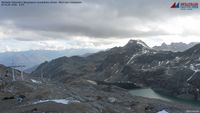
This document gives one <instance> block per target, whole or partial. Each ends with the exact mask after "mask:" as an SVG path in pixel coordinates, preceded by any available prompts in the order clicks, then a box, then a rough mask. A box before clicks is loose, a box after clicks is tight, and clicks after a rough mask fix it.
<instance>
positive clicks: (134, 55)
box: [126, 54, 138, 64]
mask: <svg viewBox="0 0 200 113" xmlns="http://www.w3.org/2000/svg"><path fill="white" fill-rule="evenodd" d="M137 55H138V54H133V56H132V57H131V58H130V59H129V60H128V62H127V63H126V64H129V63H130V62H131V61H132V60H133V59H134V58H135V57H136V56H137Z"/></svg>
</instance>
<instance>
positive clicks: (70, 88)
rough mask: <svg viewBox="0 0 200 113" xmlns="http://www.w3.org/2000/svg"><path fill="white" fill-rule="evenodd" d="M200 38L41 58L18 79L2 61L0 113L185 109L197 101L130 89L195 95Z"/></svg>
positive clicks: (180, 112) (171, 112) (175, 112)
mask: <svg viewBox="0 0 200 113" xmlns="http://www.w3.org/2000/svg"><path fill="white" fill-rule="evenodd" d="M199 64H200V57H199V44H198V45H196V46H194V47H192V48H190V49H188V50H186V51H183V52H170V51H159V50H155V49H152V48H150V47H148V46H147V45H146V44H145V43H144V42H142V41H140V40H130V41H129V42H128V43H127V44H126V45H125V46H123V47H114V48H111V49H109V50H106V51H100V52H98V53H94V54H90V55H88V56H85V57H80V56H72V57H60V58H57V59H54V60H52V61H48V62H44V63H42V64H41V65H39V66H38V67H37V69H36V70H35V71H33V72H32V73H31V74H25V75H24V79H21V75H20V71H19V70H15V72H16V73H15V77H16V80H13V79H12V77H13V73H12V71H11V68H9V67H6V66H3V65H1V66H0V75H1V80H0V86H1V87H0V99H1V100H0V113H186V112H189V111H197V112H198V111H200V109H199V108H198V107H195V106H191V105H186V104H181V103H176V102H170V101H163V100H159V99H152V98H144V97H138V96H133V95H131V94H130V93H129V92H128V90H129V89H135V88H137V89H138V88H147V87H148V88H151V89H153V90H154V91H156V92H158V93H162V94H164V95H168V96H173V97H176V98H180V99H182V98H184V99H188V100H195V101H197V102H198V101H199V100H200V97H199V89H200V84H199V79H200V71H199V69H200V67H199V66H200V65H199Z"/></svg>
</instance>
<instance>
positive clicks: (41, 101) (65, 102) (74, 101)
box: [33, 99, 80, 104]
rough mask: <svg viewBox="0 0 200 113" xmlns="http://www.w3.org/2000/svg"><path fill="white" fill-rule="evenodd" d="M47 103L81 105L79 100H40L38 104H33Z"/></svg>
mask: <svg viewBox="0 0 200 113" xmlns="http://www.w3.org/2000/svg"><path fill="white" fill-rule="evenodd" d="M45 102H55V103H59V104H69V103H80V101H77V100H67V99H54V100H39V101H37V102H34V103H33V104H39V103H45Z"/></svg>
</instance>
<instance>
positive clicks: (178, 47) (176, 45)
mask: <svg viewBox="0 0 200 113" xmlns="http://www.w3.org/2000/svg"><path fill="white" fill-rule="evenodd" d="M197 43H198V42H191V43H189V44H186V43H183V42H173V43H171V44H169V45H168V44H166V43H164V42H163V43H162V44H161V45H160V46H154V47H153V48H154V49H155V50H162V51H173V52H183V51H185V50H187V49H189V48H191V47H193V46H194V45H196V44H197Z"/></svg>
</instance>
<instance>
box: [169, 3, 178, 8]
mask: <svg viewBox="0 0 200 113" xmlns="http://www.w3.org/2000/svg"><path fill="white" fill-rule="evenodd" d="M171 8H179V2H177V3H176V2H174V4H173V5H172V6H171Z"/></svg>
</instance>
